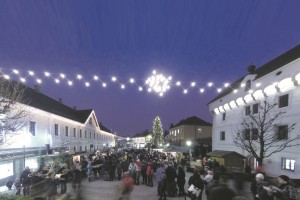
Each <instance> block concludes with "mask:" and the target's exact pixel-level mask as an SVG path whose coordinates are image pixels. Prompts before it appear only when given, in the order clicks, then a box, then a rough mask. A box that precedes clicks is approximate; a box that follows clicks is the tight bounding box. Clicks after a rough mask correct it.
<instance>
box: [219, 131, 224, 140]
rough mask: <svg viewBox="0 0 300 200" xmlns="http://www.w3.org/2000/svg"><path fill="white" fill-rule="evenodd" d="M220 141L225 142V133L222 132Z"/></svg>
mask: <svg viewBox="0 0 300 200" xmlns="http://www.w3.org/2000/svg"><path fill="white" fill-rule="evenodd" d="M220 140H225V131H221V133H220Z"/></svg>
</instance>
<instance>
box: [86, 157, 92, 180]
mask: <svg viewBox="0 0 300 200" xmlns="http://www.w3.org/2000/svg"><path fill="white" fill-rule="evenodd" d="M92 173H93V165H92V162H91V161H90V160H89V161H88V164H87V166H86V174H87V177H88V181H89V182H92Z"/></svg>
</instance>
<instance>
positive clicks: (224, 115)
mask: <svg viewBox="0 0 300 200" xmlns="http://www.w3.org/2000/svg"><path fill="white" fill-rule="evenodd" d="M222 119H223V121H225V119H226V113H223V115H222Z"/></svg>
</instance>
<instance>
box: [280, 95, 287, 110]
mask: <svg viewBox="0 0 300 200" xmlns="http://www.w3.org/2000/svg"><path fill="white" fill-rule="evenodd" d="M278 103H279V105H278V106H279V108H283V107H287V106H288V105H289V95H288V94H285V95H282V96H280V97H279V102H278Z"/></svg>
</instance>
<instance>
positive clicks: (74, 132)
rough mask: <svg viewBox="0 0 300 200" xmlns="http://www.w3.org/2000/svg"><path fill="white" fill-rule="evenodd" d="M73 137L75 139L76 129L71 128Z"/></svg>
mask: <svg viewBox="0 0 300 200" xmlns="http://www.w3.org/2000/svg"><path fill="white" fill-rule="evenodd" d="M73 137H76V128H73Z"/></svg>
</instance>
